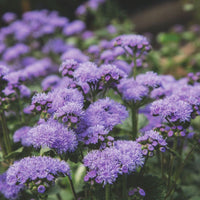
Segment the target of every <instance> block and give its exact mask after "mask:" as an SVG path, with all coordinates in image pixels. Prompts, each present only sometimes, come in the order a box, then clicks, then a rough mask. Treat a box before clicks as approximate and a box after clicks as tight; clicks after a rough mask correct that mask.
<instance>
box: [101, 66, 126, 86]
mask: <svg viewBox="0 0 200 200" xmlns="http://www.w3.org/2000/svg"><path fill="white" fill-rule="evenodd" d="M99 69H100V74H101V77H102V79H103V80H104V81H105V82H108V81H109V82H112V81H114V82H116V83H118V82H119V80H120V79H122V78H125V77H126V76H127V74H126V73H124V72H123V71H122V70H120V69H118V68H117V67H116V66H115V65H111V64H104V65H101V66H100V68H99ZM108 78H109V79H108Z"/></svg>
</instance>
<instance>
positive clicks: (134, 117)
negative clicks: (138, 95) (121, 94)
mask: <svg viewBox="0 0 200 200" xmlns="http://www.w3.org/2000/svg"><path fill="white" fill-rule="evenodd" d="M131 113H132V134H133V140H135V139H136V137H137V131H138V109H137V107H136V106H135V105H133V107H132V108H131Z"/></svg>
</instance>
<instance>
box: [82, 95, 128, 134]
mask: <svg viewBox="0 0 200 200" xmlns="http://www.w3.org/2000/svg"><path fill="white" fill-rule="evenodd" d="M127 117H128V112H127V110H126V108H125V107H124V106H123V105H121V104H119V103H117V102H115V101H113V100H111V99H109V98H105V99H99V100H98V101H96V102H94V103H93V104H91V105H90V106H89V108H88V109H87V110H86V111H85V115H84V118H83V121H82V123H84V124H86V126H88V127H90V126H96V125H102V126H104V127H105V128H107V129H109V130H111V129H112V128H113V127H114V126H115V125H117V124H121V123H122V121H124V120H125V119H126V118H127Z"/></svg>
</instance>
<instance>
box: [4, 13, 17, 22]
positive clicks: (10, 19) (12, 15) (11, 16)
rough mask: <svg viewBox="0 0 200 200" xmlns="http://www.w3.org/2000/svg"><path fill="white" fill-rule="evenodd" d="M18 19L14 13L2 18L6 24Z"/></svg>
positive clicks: (6, 14)
mask: <svg viewBox="0 0 200 200" xmlns="http://www.w3.org/2000/svg"><path fill="white" fill-rule="evenodd" d="M16 18H17V16H16V14H15V13H12V12H7V13H5V14H4V15H3V17H2V19H3V21H4V22H6V23H10V22H12V21H14V20H16Z"/></svg>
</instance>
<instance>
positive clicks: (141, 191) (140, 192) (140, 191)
mask: <svg viewBox="0 0 200 200" xmlns="http://www.w3.org/2000/svg"><path fill="white" fill-rule="evenodd" d="M139 194H140V195H141V196H143V197H144V196H145V195H146V194H145V191H144V190H143V189H142V188H139Z"/></svg>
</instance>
